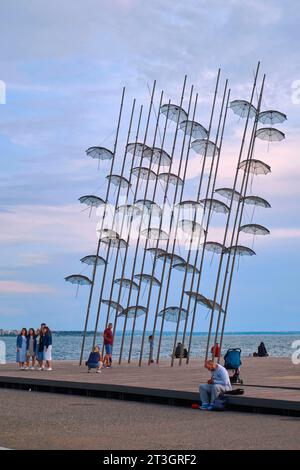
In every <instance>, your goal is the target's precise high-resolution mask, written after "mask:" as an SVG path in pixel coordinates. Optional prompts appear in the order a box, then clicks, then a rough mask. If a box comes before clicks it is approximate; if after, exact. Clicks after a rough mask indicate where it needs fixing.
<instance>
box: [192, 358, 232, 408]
mask: <svg viewBox="0 0 300 470" xmlns="http://www.w3.org/2000/svg"><path fill="white" fill-rule="evenodd" d="M204 367H205V368H206V369H208V370H209V371H211V372H212V375H211V378H210V379H209V380H208V382H207V383H206V384H202V385H200V387H199V391H200V400H201V403H202V405H201V410H212V408H213V404H214V401H215V399H216V398H218V396H219V395H221V394H222V393H224V392H227V391H229V390H232V387H231V383H230V378H229V374H228V372H227V370H226V369H225V367H223V366H221V365H220V364H217V363H215V362H213V361H206V362H205V365H204Z"/></svg>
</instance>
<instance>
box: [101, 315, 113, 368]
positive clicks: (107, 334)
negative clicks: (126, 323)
mask: <svg viewBox="0 0 300 470" xmlns="http://www.w3.org/2000/svg"><path fill="white" fill-rule="evenodd" d="M103 338H104V347H105V357H104V364H105V365H106V367H111V364H112V345H113V332H112V323H109V324H108V325H107V328H106V329H105V330H104V333H103Z"/></svg>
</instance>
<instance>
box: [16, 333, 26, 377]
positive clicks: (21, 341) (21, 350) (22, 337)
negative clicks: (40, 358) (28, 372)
mask: <svg viewBox="0 0 300 470" xmlns="http://www.w3.org/2000/svg"><path fill="white" fill-rule="evenodd" d="M26 353H27V329H26V328H22V330H21V332H20V334H19V335H18V336H17V358H16V362H18V363H19V367H20V369H22V370H24V369H27V367H26V366H25V363H26V360H27V357H26V356H27V354H26Z"/></svg>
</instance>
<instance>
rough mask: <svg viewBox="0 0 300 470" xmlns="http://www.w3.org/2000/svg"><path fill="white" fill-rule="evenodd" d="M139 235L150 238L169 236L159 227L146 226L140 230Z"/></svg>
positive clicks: (156, 238) (160, 238) (157, 238)
mask: <svg viewBox="0 0 300 470" xmlns="http://www.w3.org/2000/svg"><path fill="white" fill-rule="evenodd" d="M141 235H142V237H145V238H148V239H150V240H168V238H169V235H168V234H167V233H166V232H165V231H164V230H162V229H159V228H146V229H144V230H142V231H141Z"/></svg>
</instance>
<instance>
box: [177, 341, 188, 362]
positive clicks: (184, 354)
mask: <svg viewBox="0 0 300 470" xmlns="http://www.w3.org/2000/svg"><path fill="white" fill-rule="evenodd" d="M174 356H175V357H176V359H179V358H180V356H181V357H184V358H187V356H188V352H187V349H186V348H185V347H184V345H183V344H182V343H178V344H177V346H176V349H175V352H174Z"/></svg>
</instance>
